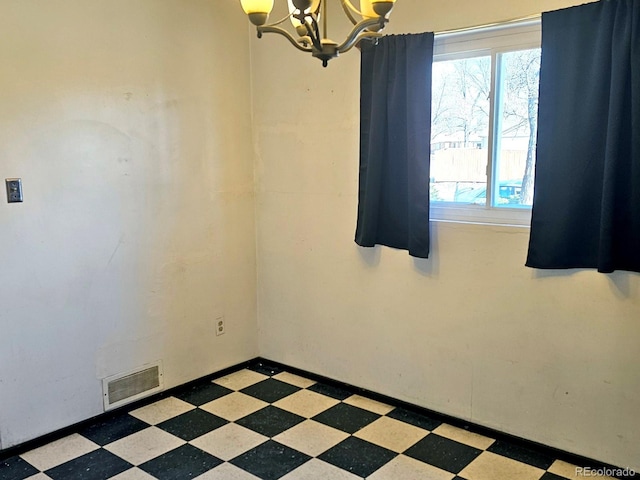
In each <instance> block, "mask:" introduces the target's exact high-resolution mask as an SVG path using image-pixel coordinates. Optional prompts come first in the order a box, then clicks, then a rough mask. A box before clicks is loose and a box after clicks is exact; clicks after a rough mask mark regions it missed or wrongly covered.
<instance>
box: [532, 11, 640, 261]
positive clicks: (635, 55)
mask: <svg viewBox="0 0 640 480" xmlns="http://www.w3.org/2000/svg"><path fill="white" fill-rule="evenodd" d="M538 125H539V126H538V148H537V163H536V181H535V193H534V200H533V214H532V221H531V238H530V243H529V254H528V258H527V263H526V264H527V266H529V267H534V268H597V269H598V271H600V272H605V273H606V272H612V271H614V270H629V271H636V272H638V271H640V0H610V1H601V2H597V3H590V4H585V5H581V6H577V7H572V8H567V9H564V10H559V11H556V12H549V13H545V14H543V16H542V63H541V70H540V107H539V121H538Z"/></svg>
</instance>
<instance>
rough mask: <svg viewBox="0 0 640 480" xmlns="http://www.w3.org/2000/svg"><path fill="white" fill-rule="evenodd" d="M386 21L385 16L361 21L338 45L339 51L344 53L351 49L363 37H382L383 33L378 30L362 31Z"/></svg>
mask: <svg viewBox="0 0 640 480" xmlns="http://www.w3.org/2000/svg"><path fill="white" fill-rule="evenodd" d="M385 23H386V19H385V18H384V17H380V19H377V18H374V19H370V20H363V21H361V22H360V23H358V24H357V25H356V26H355V27H353V30H351V33H350V34H349V36H348V37H347V38H346V40H345V41H344V42H342V44H340V45H339V46H338V51H339V52H340V53H343V52H346V51H348V50H350V49H351V48H352V47H353V46H354V45H355V44H356V42H357V41H358V40H360V39H361V38H372V37H381V36H382V35H381V34H380V33H378V32H364V33H362V32H363V31H364V30H366V29H367V28H369V27H375V26H376V25H380V24H382V26H384V24H385Z"/></svg>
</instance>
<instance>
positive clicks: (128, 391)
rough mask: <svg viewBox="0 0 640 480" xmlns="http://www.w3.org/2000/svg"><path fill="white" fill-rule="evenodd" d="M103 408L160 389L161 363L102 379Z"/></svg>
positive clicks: (114, 406) (111, 407)
mask: <svg viewBox="0 0 640 480" xmlns="http://www.w3.org/2000/svg"><path fill="white" fill-rule="evenodd" d="M102 390H103V393H104V409H105V410H111V409H113V408H117V407H119V406H121V405H124V404H126V403H130V402H133V401H134V400H138V399H140V398H143V397H146V396H148V395H151V394H153V393H155V392H159V391H160V390H162V364H161V363H160V362H157V363H154V364H152V365H145V366H144V367H142V368H141V369H139V370H135V371H133V372H128V373H125V374H119V375H114V376H112V377H109V378H105V379H104V380H103V381H102Z"/></svg>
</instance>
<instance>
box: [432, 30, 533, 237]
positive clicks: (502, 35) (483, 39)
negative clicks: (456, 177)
mask: <svg viewBox="0 0 640 480" xmlns="http://www.w3.org/2000/svg"><path fill="white" fill-rule="evenodd" d="M541 40H542V30H541V22H540V18H534V19H530V20H525V21H519V22H510V23H504V24H497V25H492V26H488V27H480V28H473V29H468V30H463V31H456V32H450V33H441V34H436V36H435V43H434V51H433V61H434V62H438V61H445V60H456V59H461V58H469V57H476V56H491V92H492V94H491V98H490V102H489V118H490V122H489V138H490V139H491V142H489V151H488V159H487V205H466V204H460V203H458V202H440V201H431V202H430V205H431V214H430V216H431V219H432V220H438V221H452V222H464V223H484V224H499V225H516V226H529V225H530V224H531V207H530V206H521V207H518V206H513V207H504V206H501V207H492V206H490V205H491V203H492V198H491V196H492V194H493V190H494V189H493V184H494V182H495V179H494V178H493V170H494V166H495V165H496V152H494V144H495V143H496V138H497V132H494V125H496V124H497V122H496V118H495V117H496V110H495V108H494V107H495V100H496V95H495V94H494V92H495V91H496V83H497V82H498V80H499V79H498V78H497V76H498V73H499V70H498V62H497V58H498V55H499V54H501V53H506V52H510V51H514V50H526V49H531V48H540V45H541Z"/></svg>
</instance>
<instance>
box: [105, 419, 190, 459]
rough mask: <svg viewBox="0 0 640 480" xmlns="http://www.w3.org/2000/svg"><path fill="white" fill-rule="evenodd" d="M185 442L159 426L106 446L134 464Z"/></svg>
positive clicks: (106, 448)
mask: <svg viewBox="0 0 640 480" xmlns="http://www.w3.org/2000/svg"><path fill="white" fill-rule="evenodd" d="M185 443H186V442H185V441H184V440H181V439H180V438H178V437H175V436H173V435H171V434H170V433H167V432H165V431H164V430H160V429H159V428H158V427H149V428H145V429H144V430H141V431H139V432H137V433H134V434H133V435H129V436H128V437H124V438H122V439H120V440H117V441H115V442H113V443H110V444H109V445H107V446H105V447H104V448H105V450H108V451H110V452H111V453H113V454H115V455H117V456H119V457H120V458H123V459H125V460H126V461H127V462H129V463H131V464H133V465H140V464H142V463H144V462H146V461H148V460H151V459H152V458H155V457H158V456H160V455H162V454H163V453H167V452H168V451H170V450H173V449H174V448H178V447H179V446H180V445H183V444H185Z"/></svg>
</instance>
